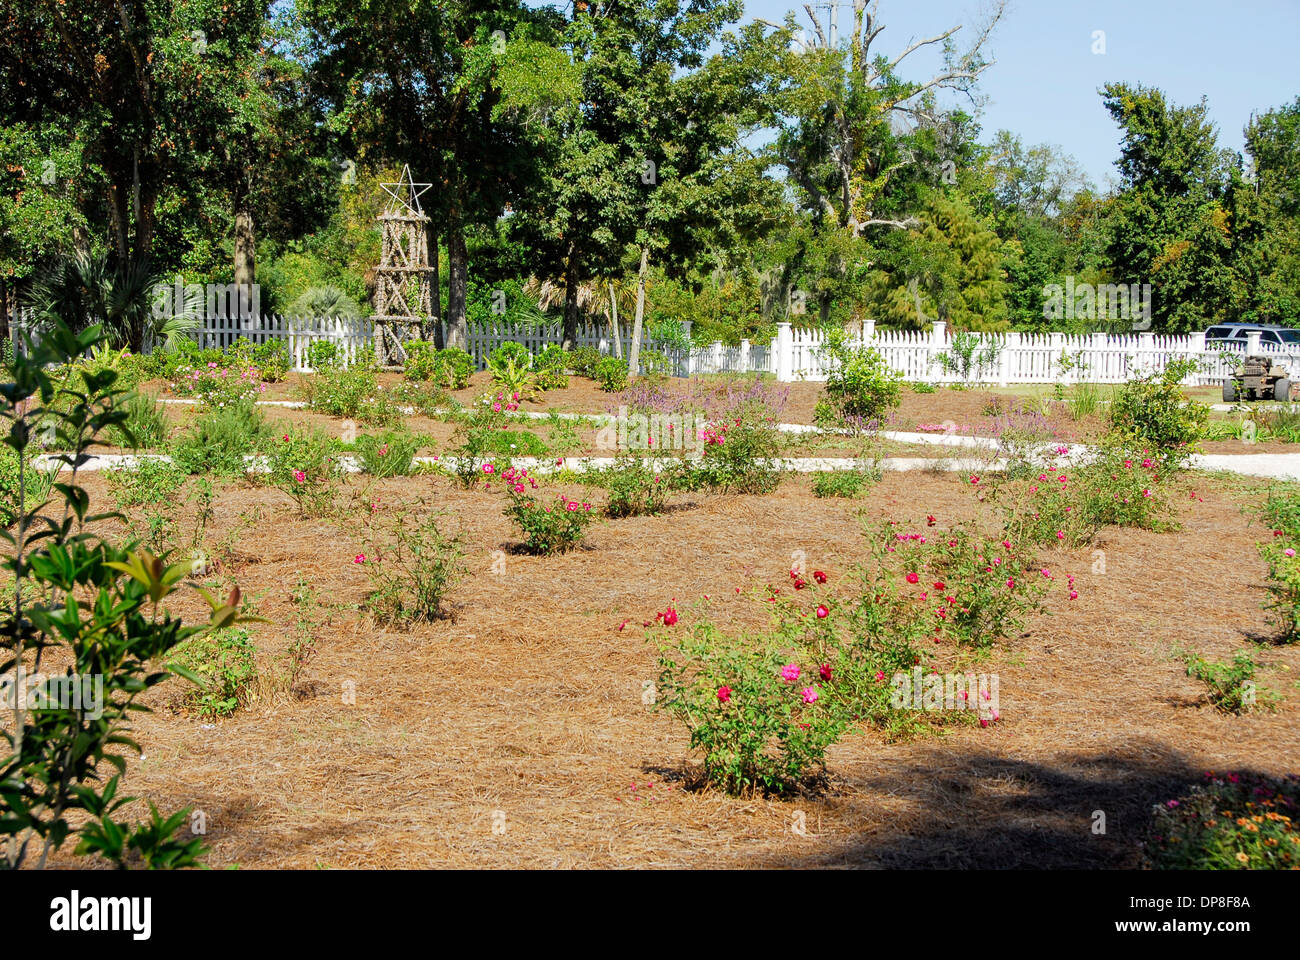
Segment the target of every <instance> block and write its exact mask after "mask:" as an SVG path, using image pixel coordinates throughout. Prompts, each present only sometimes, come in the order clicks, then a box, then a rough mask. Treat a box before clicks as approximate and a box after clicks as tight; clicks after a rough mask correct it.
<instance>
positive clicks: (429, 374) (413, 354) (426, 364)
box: [402, 340, 474, 390]
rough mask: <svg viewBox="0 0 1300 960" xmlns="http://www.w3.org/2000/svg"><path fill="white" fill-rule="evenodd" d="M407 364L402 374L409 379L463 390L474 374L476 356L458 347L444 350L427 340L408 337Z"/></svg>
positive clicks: (446, 388)
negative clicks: (409, 338)
mask: <svg viewBox="0 0 1300 960" xmlns="http://www.w3.org/2000/svg"><path fill="white" fill-rule="evenodd" d="M403 346H404V347H405V348H406V365H405V367H404V368H403V371H402V375H403V376H404V377H405V378H406V379H407V380H412V381H419V382H423V381H428V382H429V383H432V384H433V385H434V386H436V387H440V388H442V389H443V390H462V389H464V388H465V387H467V386H469V381H470V377H472V376H473V375H474V358H473V357H471V356H470V355H469V354H468V353H466V352H465V351H464V350H461V349H460V348H458V347H446V348H444V349H442V350H439V349H437V348H436V347H434V345H433V344H432V343H429V342H428V341H426V340H408V341H407V342H406V343H405V344H403Z"/></svg>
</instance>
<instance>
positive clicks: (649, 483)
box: [591, 457, 673, 518]
mask: <svg viewBox="0 0 1300 960" xmlns="http://www.w3.org/2000/svg"><path fill="white" fill-rule="evenodd" d="M591 481H592V482H593V483H594V484H597V485H599V486H603V487H604V488H605V491H606V493H607V494H608V498H607V500H606V501H605V516H607V517H612V518H617V517H636V516H654V515H656V514H659V513H662V512H663V510H664V507H665V506H666V505H667V503H668V497H669V494H670V491H671V490H672V486H673V477H672V475H671V474H669V475H665V473H664V471H662V470H655V469H652V468H651V467H650V465H649V464H647V463H646V462H645V461H644V460H642V459H640V458H639V457H620V458H619V460H618V462H617V463H616V464H615V465H614V466H613V467H612V468H610V469H609V470H604V471H601V472H600V474H599V475H597V476H594V477H592V478H591Z"/></svg>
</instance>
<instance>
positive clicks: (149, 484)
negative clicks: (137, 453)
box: [106, 458, 186, 510]
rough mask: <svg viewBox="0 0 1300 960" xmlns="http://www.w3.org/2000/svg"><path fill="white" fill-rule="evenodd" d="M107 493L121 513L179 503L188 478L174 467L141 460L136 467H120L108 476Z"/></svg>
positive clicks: (164, 462)
mask: <svg viewBox="0 0 1300 960" xmlns="http://www.w3.org/2000/svg"><path fill="white" fill-rule="evenodd" d="M106 479H107V480H108V489H109V492H110V493H111V494H112V496H113V500H114V502H115V503H116V504H117V507H118V509H119V510H125V509H126V508H127V507H139V506H153V505H156V504H168V503H174V502H175V501H176V494H177V493H178V492H179V491H180V489H181V487H183V486H184V485H185V479H186V474H185V471H184V470H181V469H180V468H179V467H177V466H176V464H174V463H169V462H168V461H166V460H161V459H153V458H148V459H141V460H138V461H137V462H136V464H135V466H133V467H117V468H114V469H112V470H109V471H108V472H107V474H106Z"/></svg>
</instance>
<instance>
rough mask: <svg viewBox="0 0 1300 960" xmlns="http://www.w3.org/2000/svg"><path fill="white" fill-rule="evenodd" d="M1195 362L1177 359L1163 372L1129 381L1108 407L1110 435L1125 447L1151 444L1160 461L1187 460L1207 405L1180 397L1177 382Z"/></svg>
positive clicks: (1201, 429) (1200, 430)
mask: <svg viewBox="0 0 1300 960" xmlns="http://www.w3.org/2000/svg"><path fill="white" fill-rule="evenodd" d="M1196 367H1197V364H1196V363H1195V362H1194V361H1191V360H1187V361H1182V360H1176V361H1173V362H1171V363H1170V364H1168V366H1166V367H1165V369H1164V372H1163V373H1160V374H1154V375H1152V376H1147V377H1141V378H1138V379H1136V380H1130V381H1129V382H1128V383H1126V384H1124V386H1123V387H1122V388H1120V390H1119V392H1118V393H1116V394H1115V397H1114V399H1113V400H1112V401H1111V406H1110V430H1111V434H1112V435H1113V437H1114V438H1115V439H1117V440H1118V441H1119V442H1120V443H1122V444H1126V445H1128V446H1136V447H1147V446H1149V447H1151V448H1154V450H1155V453H1156V455H1157V456H1158V457H1159V458H1160V459H1162V460H1170V461H1171V462H1172V463H1174V464H1175V465H1179V464H1182V463H1184V462H1185V461H1186V458H1187V457H1189V456H1190V455H1191V454H1192V453H1193V452H1195V450H1194V445H1195V444H1196V442H1197V441H1198V440H1200V439H1201V438H1202V437H1203V436H1204V435H1205V429H1206V424H1207V422H1208V421H1209V416H1210V408H1209V407H1208V406H1206V405H1205V404H1203V403H1200V402H1198V401H1195V400H1186V399H1184V397H1183V392H1182V387H1181V386H1180V381H1181V380H1183V378H1184V377H1186V376H1187V375H1188V374H1189V373H1190V372H1192V371H1193V370H1195V369H1196Z"/></svg>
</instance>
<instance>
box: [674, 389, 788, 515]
mask: <svg viewBox="0 0 1300 960" xmlns="http://www.w3.org/2000/svg"><path fill="white" fill-rule="evenodd" d="M730 412H732V413H736V414H739V415H738V416H731V417H728V418H726V419H719V420H718V421H716V422H714V423H711V424H710V425H709V426H708V427H707V428H706V429H705V430H704V437H703V441H704V455H703V456H702V457H701V458H700V459H699V460H695V461H692V464H691V466H692V469H691V470H690V471H688V472H687V473H685V474H684V475H683V477H682V479H681V481H680V482H681V484H682V485H683V486H685V487H687V488H688V489H699V488H701V487H714V488H716V489H719V490H723V491H726V492H730V493H743V494H764V493H771V492H772V491H773V490H775V489H776V488H777V486H778V485H779V484H780V482H781V470H780V466H779V465H778V463H777V462H776V461H777V457H778V455H779V454H780V452H781V434H780V431H779V430H778V429H777V426H776V423H775V421H774V420H773V419H772V418H771V417H769V416H768V415H767V413H766V410H765V408H764V407H763V406H762V405H760V404H749V405H745V406H742V407H740V408H738V409H736V410H734V411H730Z"/></svg>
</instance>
